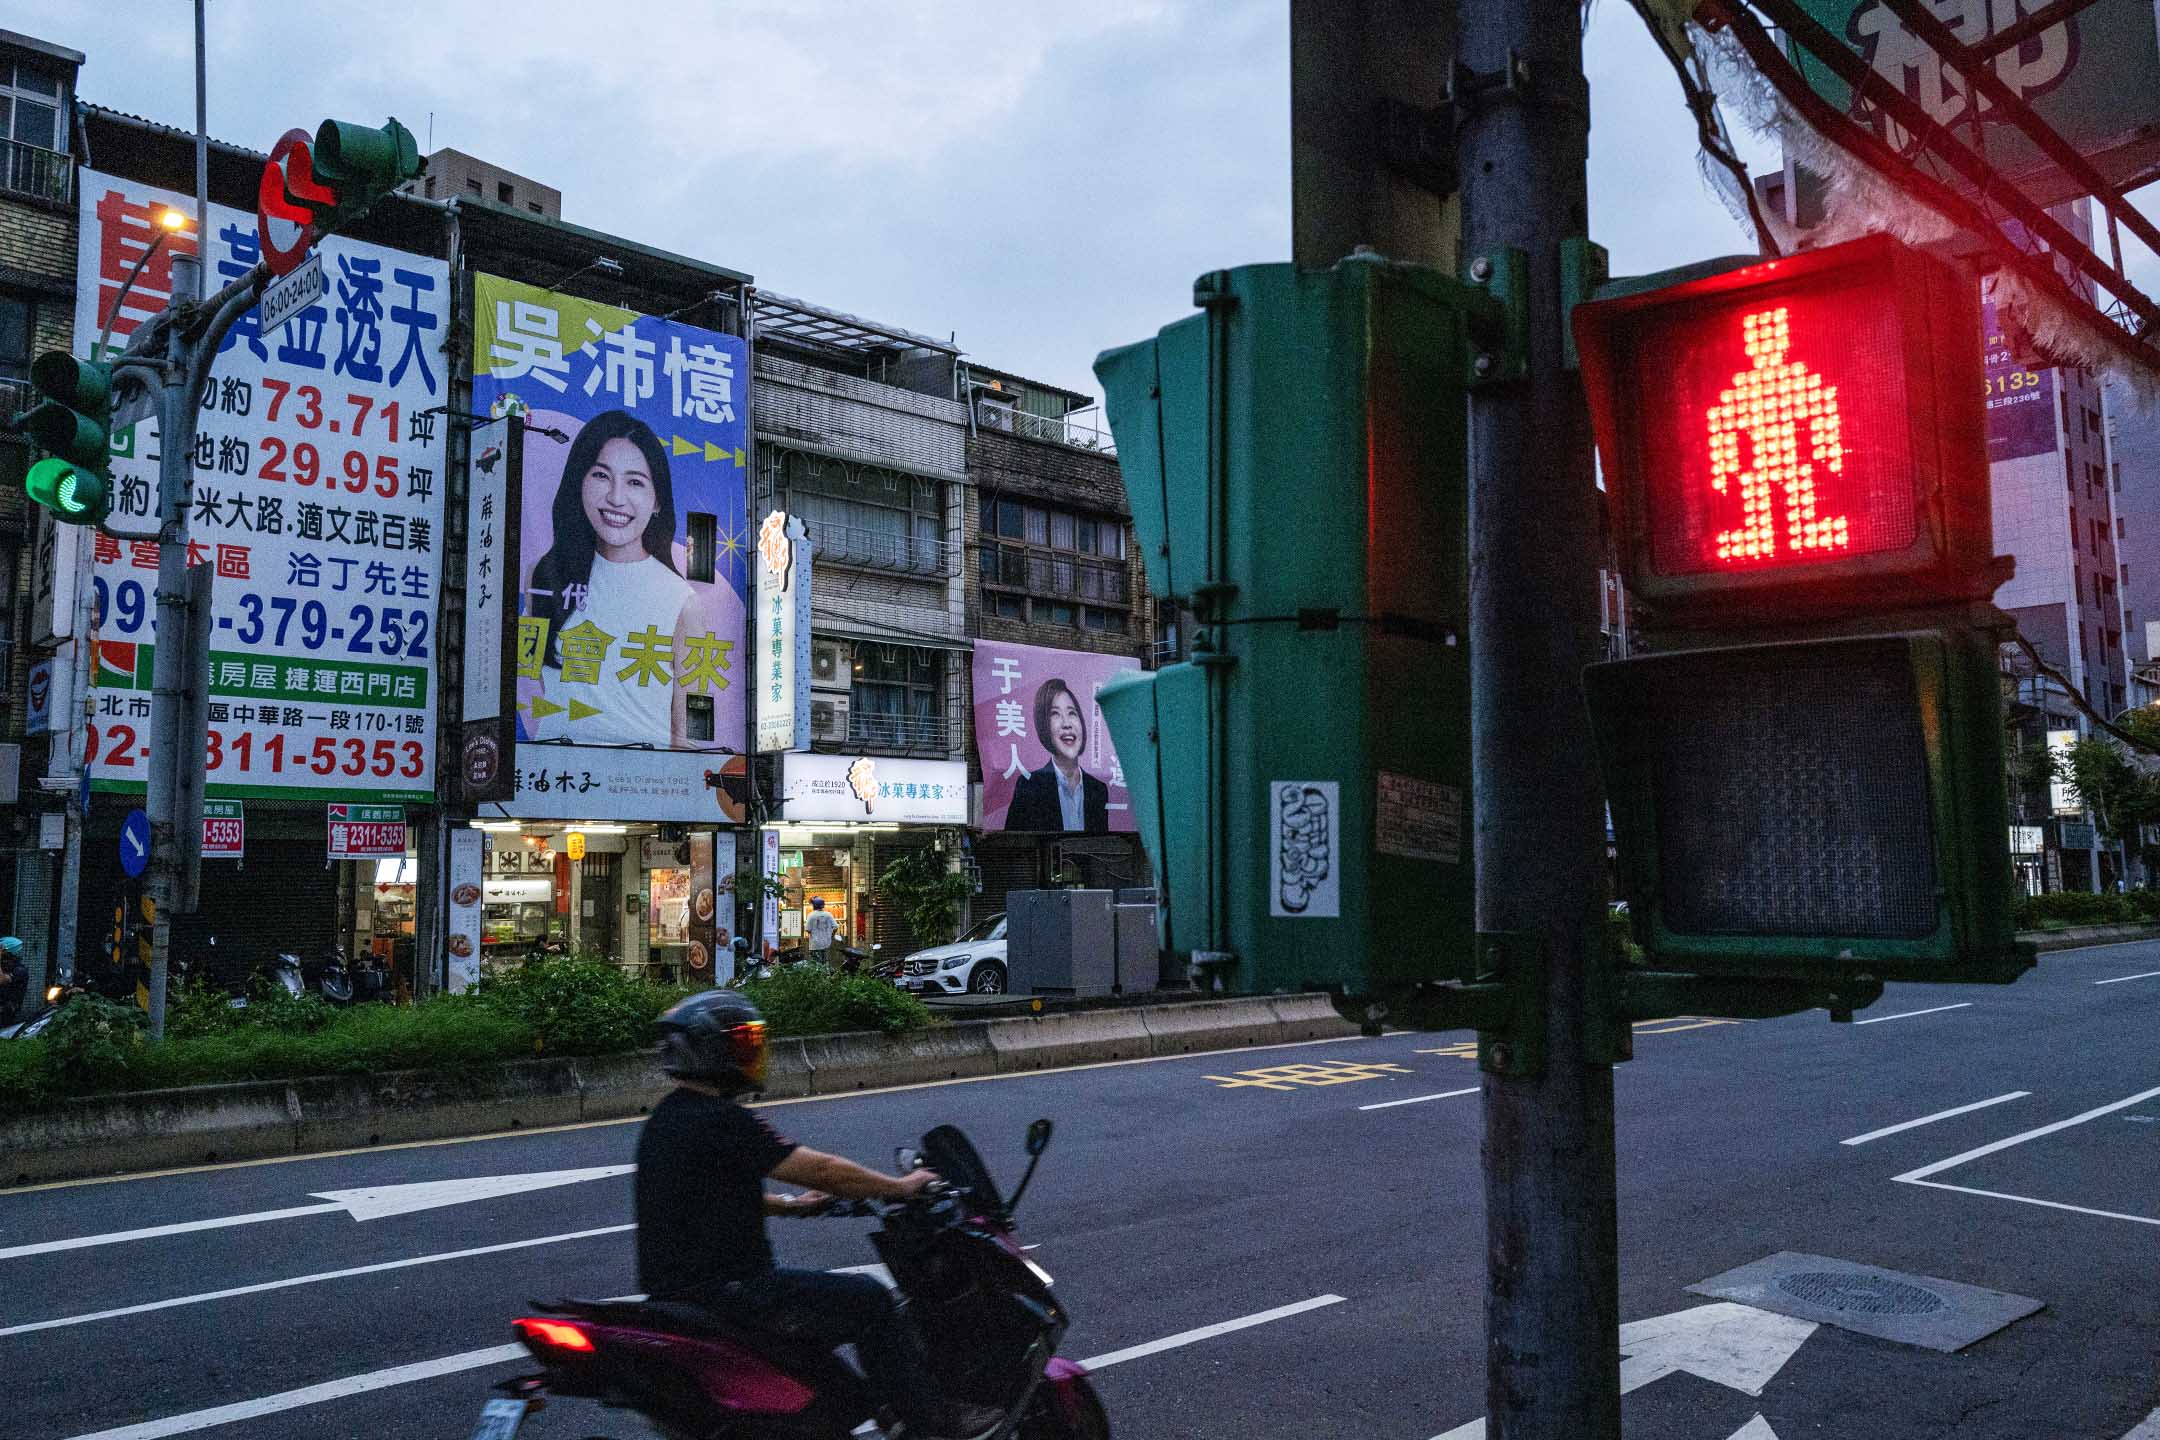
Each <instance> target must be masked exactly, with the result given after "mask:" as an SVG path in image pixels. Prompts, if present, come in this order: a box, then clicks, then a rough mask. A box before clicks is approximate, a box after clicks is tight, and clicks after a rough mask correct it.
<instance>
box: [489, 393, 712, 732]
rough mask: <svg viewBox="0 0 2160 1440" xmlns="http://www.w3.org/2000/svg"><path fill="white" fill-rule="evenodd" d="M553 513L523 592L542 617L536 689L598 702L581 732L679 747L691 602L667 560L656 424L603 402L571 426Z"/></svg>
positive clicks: (663, 465) (668, 536)
mask: <svg viewBox="0 0 2160 1440" xmlns="http://www.w3.org/2000/svg"><path fill="white" fill-rule="evenodd" d="M553 521H554V524H553V542H552V543H551V544H550V545H549V547H548V551H547V553H546V554H545V555H543V556H541V557H540V561H539V563H538V564H537V565H535V566H534V567H533V574H532V591H531V602H530V605H531V613H532V615H533V616H534V617H536V618H539V619H543V620H546V621H547V622H548V639H547V653H546V658H545V660H544V662H543V666H542V672H541V693H542V694H544V695H547V696H548V698H550V699H552V700H554V701H555V702H556V703H557V704H561V705H563V706H565V707H567V706H568V705H569V704H570V703H571V701H572V700H573V699H574V700H575V701H576V702H577V703H578V704H579V706H580V709H581V710H583V709H584V707H588V706H589V707H594V709H595V710H596V711H597V713H592V712H589V711H588V712H586V713H585V714H582V715H580V717H579V721H578V724H577V728H576V738H577V739H579V740H581V741H589V742H592V743H596V744H612V745H639V744H643V745H652V746H655V747H667V748H676V749H679V748H682V747H683V746H685V745H686V744H687V743H688V722H687V718H686V716H687V706H686V703H685V696H686V691H685V690H684V688H683V686H682V684H681V682H680V681H679V680H678V679H677V678H676V677H678V676H682V675H685V674H687V673H689V672H690V670H691V666H690V665H689V663H688V656H687V654H686V653H685V651H686V646H687V640H688V637H690V636H691V635H693V634H696V633H697V632H698V627H697V624H696V620H697V614H696V612H697V608H698V607H697V599H696V592H695V591H694V590H693V589H692V587H691V585H690V582H689V581H687V580H685V579H684V578H683V577H682V575H681V573H680V572H679V571H678V570H677V569H676V567H675V558H674V537H675V525H676V515H675V491H674V483H673V480H672V479H671V477H670V474H669V470H668V457H667V447H666V446H665V445H664V444H662V443H661V441H660V438H659V436H657V435H655V434H654V433H653V431H652V427H650V426H648V425H647V424H646V423H645V422H644V421H642V420H640V419H638V418H637V417H636V416H634V415H631V414H629V413H627V412H626V411H622V410H609V411H606V412H604V413H602V414H600V415H597V416H595V417H594V418H593V419H592V420H591V422H589V423H588V424H587V425H586V426H585V427H584V428H583V429H581V430H580V431H578V434H577V438H576V439H575V440H573V441H571V443H570V453H569V455H568V456H567V457H566V459H565V460H564V463H563V472H562V481H561V483H560V484H559V485H558V486H557V487H556V491H555V503H554V510H553ZM661 626H666V627H667V628H666V629H665V630H664V631H663V630H661V629H660V627H661ZM626 658H627V659H628V660H629V663H623V661H624V660H625V659H626ZM551 692H552V693H551ZM564 713H565V714H568V713H569V712H568V710H567V708H566V709H565V712H564ZM549 718H550V719H552V718H553V717H552V716H550V717H549ZM538 728H539V730H540V732H541V733H540V734H539V735H538V736H537V737H536V738H540V739H548V738H554V737H553V736H552V735H550V734H549V733H548V732H549V731H550V730H551V729H553V728H554V727H551V726H549V725H547V724H545V723H543V724H541V725H540V726H539V727H538ZM565 728H567V725H566V727H565ZM557 733H561V732H560V731H558V732H557Z"/></svg>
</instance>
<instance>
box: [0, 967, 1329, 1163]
mask: <svg viewBox="0 0 2160 1440" xmlns="http://www.w3.org/2000/svg"><path fill="white" fill-rule="evenodd" d="M1356 1033H1357V1027H1356V1026H1354V1025H1352V1024H1351V1023H1350V1022H1349V1021H1347V1020H1344V1019H1343V1018H1342V1017H1340V1016H1339V1015H1337V1014H1336V1013H1335V1011H1334V1007H1333V1006H1332V1005H1331V1004H1330V1003H1329V1001H1328V999H1327V997H1326V996H1324V995H1293V996H1254V997H1251V998H1245V999H1236V1000H1204V1001H1186V1002H1178V1003H1170V1004H1156V1005H1146V1006H1131V1007H1124V1008H1116V1009H1102V1010H1078V1011H1065V1012H1057V1013H1051V1014H1045V1015H1030V1016H1020V1017H1014V1018H1004V1019H994V1020H963V1021H957V1022H954V1023H951V1024H944V1025H935V1026H931V1027H929V1028H927V1029H922V1030H914V1031H909V1032H907V1033H904V1034H900V1035H881V1034H876V1033H871V1032H862V1033H851V1034H840V1035H816V1036H809V1037H804V1038H787V1039H781V1040H776V1041H774V1042H773V1046H772V1062H771V1066H770V1069H769V1071H768V1073H767V1077H766V1089H765V1095H766V1097H767V1098H768V1099H798V1098H809V1097H817V1096H831V1095H844V1094H852V1093H856V1092H859V1091H864V1090H874V1089H880V1088H883V1087H886V1086H892V1085H919V1084H926V1083H935V1082H937V1081H941V1080H956V1079H971V1078H979V1077H983V1076H989V1075H1005V1074H1022V1073H1027V1072H1031V1071H1040V1070H1049V1069H1056V1068H1059V1067H1062V1066H1069V1065H1087V1064H1099V1063H1103V1062H1108V1061H1120V1060H1140V1059H1148V1058H1152V1057H1155V1056H1171V1055H1189V1054H1198V1053H1201V1052H1204V1051H1208V1050H1227V1049H1235V1048H1238V1047H1241V1046H1247V1045H1268V1044H1284V1043H1295V1042H1298V1041H1307V1040H1324V1039H1334V1038H1338V1037H1341V1036H1348V1035H1354V1034H1356ZM668 1084H669V1081H668V1079H667V1077H666V1076H665V1075H663V1074H661V1072H660V1069H659V1067H658V1066H657V1065H656V1064H655V1063H654V1062H653V1060H652V1059H651V1057H649V1056H647V1055H643V1054H633V1055H605V1056H588V1057H584V1058H579V1059H547V1060H520V1061H513V1062H509V1063H503V1064H490V1065H476V1066H469V1067H465V1068H462V1069H457V1070H439V1071H438V1070H392V1071H383V1072H380V1073H377V1074H372V1075H333V1076H313V1077H308V1078H303V1079H297V1080H289V1081H282V1080H281V1081H249V1082H246V1083H242V1084H233V1085H201V1086H191V1087H188V1088H185V1089H177V1090H149V1091H134V1092H127V1093H121V1094H113V1095H95V1096H86V1097H84V1098H81V1099H76V1100H65V1101H62V1102H60V1103H59V1104H57V1105H54V1106H52V1107H50V1108H48V1109H42V1110H36V1111H29V1112H24V1113H19V1114H15V1115H10V1116H7V1117H4V1118H0V1157H4V1159H0V1188H4V1187H9V1186H21V1185H36V1184H44V1183H48V1182H51V1181H57V1180H80V1179H88V1178H93V1177H98V1176H109V1175H125V1174H134V1173H139V1172H141V1171H146V1170H161V1169H170V1168H175V1167H180V1166H188V1165H205V1164H219V1163H225V1162H231V1161H242V1160H261V1159H270V1158H275V1157H279V1156H287V1155H309V1154H319V1153H323V1152H326V1151H333V1150H356V1149H366V1148H367V1147H369V1146H374V1145H393V1144H397V1143H400V1142H405V1141H414V1140H443V1139H455V1138H458V1137H460V1136H468V1135H485V1134H495V1133H498V1132H501V1131H504V1130H516V1129H540V1128H546V1127H549V1126H556V1125H572V1124H578V1123H581V1122H595V1121H603V1120H622V1119H630V1118H634V1117H636V1116H638V1115H642V1114H644V1113H645V1112H646V1111H647V1110H649V1109H651V1107H652V1105H653V1104H654V1102H656V1101H657V1100H658V1099H659V1098H660V1096H661V1095H663V1094H665V1093H666V1091H667V1086H668Z"/></svg>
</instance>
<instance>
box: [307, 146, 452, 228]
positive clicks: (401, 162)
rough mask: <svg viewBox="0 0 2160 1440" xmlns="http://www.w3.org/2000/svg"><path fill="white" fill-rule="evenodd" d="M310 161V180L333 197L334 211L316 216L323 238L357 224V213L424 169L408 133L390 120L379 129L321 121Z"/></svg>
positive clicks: (414, 177) (416, 176) (425, 166)
mask: <svg viewBox="0 0 2160 1440" xmlns="http://www.w3.org/2000/svg"><path fill="white" fill-rule="evenodd" d="M309 159H310V160H311V162H312V163H313V166H314V172H315V178H316V179H317V180H319V181H321V182H322V183H324V184H326V185H328V186H329V187H330V188H331V190H333V191H334V192H335V193H336V195H337V204H336V206H335V207H334V208H333V209H332V210H331V211H330V212H329V213H327V214H322V215H318V216H317V219H316V223H317V225H318V226H319V227H320V228H321V229H322V230H323V231H325V232H330V231H334V230H336V229H338V228H339V227H340V226H341V225H344V224H347V223H349V222H351V221H352V220H354V219H356V218H357V217H358V216H359V214H360V212H362V211H363V210H366V209H367V208H368V207H369V206H370V205H372V204H374V203H375V202H376V201H377V200H380V199H381V198H382V197H383V196H385V195H387V194H389V193H390V192H391V191H392V190H395V189H397V187H398V186H400V185H403V184H404V183H405V182H406V181H408V180H412V179H416V178H418V177H419V175H420V173H421V172H422V171H423V170H425V169H426V168H427V163H426V162H425V161H424V160H422V159H421V158H420V144H419V142H418V141H417V140H415V139H414V138H413V133H412V131H410V130H408V129H406V128H405V127H404V126H403V125H400V124H399V123H398V122H397V121H396V119H394V118H393V119H391V120H390V121H388V122H387V123H385V124H383V125H380V126H368V125H358V124H354V123H352V122H350V121H345V120H325V121H323V122H322V124H321V125H319V126H317V127H316V129H315V145H314V149H313V151H312V153H311V154H310V156H309Z"/></svg>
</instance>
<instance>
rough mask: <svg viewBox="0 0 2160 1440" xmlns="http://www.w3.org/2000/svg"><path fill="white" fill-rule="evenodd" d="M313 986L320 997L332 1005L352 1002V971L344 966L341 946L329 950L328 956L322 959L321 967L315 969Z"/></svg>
mask: <svg viewBox="0 0 2160 1440" xmlns="http://www.w3.org/2000/svg"><path fill="white" fill-rule="evenodd" d="M315 988H316V990H317V991H319V992H320V993H321V995H322V998H323V999H325V1000H327V1001H329V1002H330V1003H331V1004H332V1005H350V1004H352V1003H353V981H352V972H351V971H349V970H347V969H346V968H345V949H344V947H343V946H340V947H338V948H337V949H335V950H333V951H331V952H330V958H329V959H327V960H325V961H323V963H322V966H321V968H319V969H318V970H317V971H316V973H315Z"/></svg>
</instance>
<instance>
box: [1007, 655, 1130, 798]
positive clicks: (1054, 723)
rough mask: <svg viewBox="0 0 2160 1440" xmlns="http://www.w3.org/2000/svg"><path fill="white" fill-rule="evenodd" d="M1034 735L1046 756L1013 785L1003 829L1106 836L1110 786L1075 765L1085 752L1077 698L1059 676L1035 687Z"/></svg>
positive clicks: (1084, 723)
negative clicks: (1036, 766) (1040, 743)
mask: <svg viewBox="0 0 2160 1440" xmlns="http://www.w3.org/2000/svg"><path fill="white" fill-rule="evenodd" d="M1035 734H1036V735H1037V736H1038V737H1039V738H1040V739H1041V740H1042V743H1043V748H1044V749H1046V750H1048V751H1049V752H1050V760H1049V763H1048V764H1046V765H1044V766H1043V767H1042V768H1041V769H1040V770H1035V771H1031V772H1029V773H1028V774H1026V775H1023V776H1022V777H1021V778H1020V783H1019V784H1018V785H1015V786H1014V787H1013V798H1012V808H1011V809H1010V810H1008V811H1006V813H1005V828H1006V829H1007V830H1020V831H1031V830H1032V831H1064V832H1074V831H1078V832H1081V833H1084V834H1088V835H1107V834H1109V833H1110V787H1109V786H1108V785H1107V784H1105V783H1103V781H1101V780H1100V779H1098V778H1096V777H1095V776H1093V775H1090V774H1088V773H1087V771H1085V770H1083V769H1081V768H1080V757H1081V756H1082V755H1084V754H1086V753H1087V719H1086V717H1085V716H1083V715H1082V714H1081V712H1080V700H1079V697H1078V696H1076V695H1074V694H1073V692H1072V687H1071V686H1070V685H1067V684H1066V683H1065V682H1064V681H1063V680H1045V681H1043V683H1042V684H1041V685H1040V686H1038V687H1036V690H1035Z"/></svg>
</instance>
